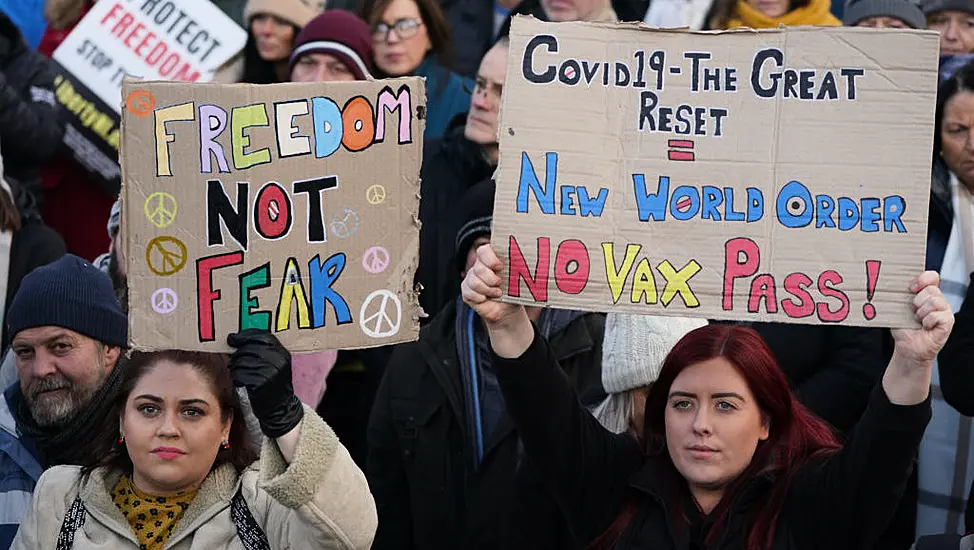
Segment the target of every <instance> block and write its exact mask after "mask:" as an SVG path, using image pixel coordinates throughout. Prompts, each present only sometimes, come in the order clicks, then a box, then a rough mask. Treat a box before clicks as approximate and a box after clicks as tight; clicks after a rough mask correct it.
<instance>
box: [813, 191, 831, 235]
mask: <svg viewBox="0 0 974 550" xmlns="http://www.w3.org/2000/svg"><path fill="white" fill-rule="evenodd" d="M815 204H817V205H818V207H817V208H816V209H815V229H818V228H820V227H835V220H833V219H832V214H834V213H835V199H833V198H832V197H830V196H828V195H815Z"/></svg>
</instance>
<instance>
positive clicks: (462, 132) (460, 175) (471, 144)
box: [415, 38, 510, 322]
mask: <svg viewBox="0 0 974 550" xmlns="http://www.w3.org/2000/svg"><path fill="white" fill-rule="evenodd" d="M509 49H510V47H509V41H508V40H507V38H502V39H500V40H499V41H498V42H497V44H495V45H494V47H493V48H491V49H490V51H489V52H487V55H485V56H484V59H483V61H481V63H480V69H479V71H478V72H477V80H476V83H475V85H474V90H473V97H472V100H471V102H470V112H469V113H464V114H460V115H457V116H456V117H454V119H453V121H452V122H450V126H449V127H448V128H447V131H446V134H445V135H444V136H443V138H442V139H440V140H433V141H428V142H427V143H426V144H425V146H424V150H423V167H422V172H421V176H422V177H421V190H420V196H422V197H423V199H422V200H421V201H420V203H419V219H420V221H421V222H422V224H423V225H422V227H421V228H420V231H419V266H418V267H417V269H416V278H415V281H416V282H417V283H419V284H421V285H423V290H422V291H421V292H420V293H419V304H420V305H421V306H422V307H423V311H425V312H426V314H427V315H428V316H429V317H427V318H425V319H424V320H423V322H428V321H429V320H431V319H432V318H433V317H435V316H436V314H437V313H439V312H440V310H441V309H442V308H443V307H445V306H447V305H451V306H452V304H453V302H454V301H455V300H456V297H457V296H459V295H460V281H459V280H458V279H457V277H456V276H455V274H454V273H453V263H454V258H455V254H456V252H455V246H456V245H455V243H454V238H455V237H456V234H457V230H458V229H459V228H460V225H461V224H462V223H463V222H465V221H466V220H461V219H459V218H460V216H457V215H456V205H457V203H458V202H459V201H460V200H461V198H462V197H463V196H464V194H465V193H466V192H467V191H468V190H470V188H471V187H473V186H474V185H476V184H477V183H478V182H480V181H482V180H485V179H489V178H490V177H491V176H492V175H493V173H494V169H495V168H496V167H497V159H498V149H497V125H498V123H499V119H500V108H501V95H502V93H503V91H504V80H505V79H506V76H507V52H508V50H509Z"/></svg>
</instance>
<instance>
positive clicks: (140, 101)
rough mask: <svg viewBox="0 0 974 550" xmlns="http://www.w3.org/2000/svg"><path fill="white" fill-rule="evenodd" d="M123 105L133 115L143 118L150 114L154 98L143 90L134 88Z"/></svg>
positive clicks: (154, 103) (154, 102) (153, 105)
mask: <svg viewBox="0 0 974 550" xmlns="http://www.w3.org/2000/svg"><path fill="white" fill-rule="evenodd" d="M125 106H126V107H128V110H129V112H130V113H132V114H133V115H135V116H137V117H139V118H145V117H147V116H149V115H150V114H152V109H154V108H155V106H156V98H155V97H153V96H152V94H150V93H149V92H147V91H145V90H135V91H133V92H132V93H130V94H129V96H128V99H126V100H125Z"/></svg>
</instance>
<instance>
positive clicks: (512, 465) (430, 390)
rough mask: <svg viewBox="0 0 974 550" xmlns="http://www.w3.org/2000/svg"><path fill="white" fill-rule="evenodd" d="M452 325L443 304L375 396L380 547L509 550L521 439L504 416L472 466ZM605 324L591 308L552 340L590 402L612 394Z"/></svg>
mask: <svg viewBox="0 0 974 550" xmlns="http://www.w3.org/2000/svg"><path fill="white" fill-rule="evenodd" d="M454 276H456V275H454ZM455 326H456V308H455V307H447V308H444V309H443V311H441V312H440V314H439V315H438V316H437V317H436V318H435V319H434V320H433V322H432V323H430V324H429V325H427V326H426V327H424V328H423V329H422V331H421V332H420V338H419V340H418V341H416V342H410V343H406V344H401V345H400V346H398V347H397V349H396V350H395V352H394V353H393V356H392V359H391V360H390V361H389V366H388V368H387V369H386V373H385V377H384V378H383V379H382V384H381V385H380V387H379V393H378V395H376V400H375V407H374V408H373V410H372V416H371V419H370V422H369V458H368V467H367V468H366V474H367V476H368V479H369V487H370V488H371V489H372V494H373V496H374V497H375V503H376V508H377V510H378V513H379V529H378V531H377V532H376V536H375V542H374V543H373V545H372V548H373V549H374V550H390V549H393V550H433V549H436V550H439V549H442V550H458V549H464V550H478V549H482V550H498V549H507V548H511V547H512V546H511V544H510V542H509V541H510V537H511V536H512V528H513V523H514V514H515V510H516V509H515V501H514V499H515V485H514V483H515V481H514V480H515V469H516V468H517V463H518V461H519V457H520V455H521V453H520V446H519V442H518V435H517V432H516V431H515V429H514V424H513V422H512V421H511V419H510V418H508V417H507V415H506V414H505V415H502V416H501V417H500V420H499V421H498V423H497V427H496V428H495V429H494V430H493V433H491V434H486V433H485V434H484V436H485V439H484V455H483V461H482V462H481V463H480V466H479V467H478V469H477V470H476V471H473V467H472V463H473V458H472V456H473V454H472V451H471V448H470V445H469V443H468V442H469V441H470V440H471V434H469V433H468V432H469V430H468V429H467V428H466V426H467V422H466V420H465V418H466V414H465V412H464V411H465V407H466V402H465V397H464V396H465V393H464V391H463V389H462V388H463V382H462V379H461V376H462V375H461V373H460V360H459V358H458V353H457V331H456V329H455ZM604 330H605V315H603V314H599V313H587V314H584V315H582V316H580V317H578V318H576V319H574V320H573V321H571V322H570V323H569V324H568V325H567V326H565V328H563V329H561V330H559V331H556V332H555V333H554V336H553V338H552V350H553V351H552V353H553V354H554V356H555V357H557V358H558V360H559V361H560V364H561V365H562V366H563V367H564V369H565V371H564V372H565V373H566V376H567V378H566V380H571V384H572V386H573V387H574V388H576V389H577V391H578V393H579V394H580V395H581V396H582V399H583V400H584V401H585V402H586V404H588V405H592V404H595V403H598V402H600V401H601V400H602V399H604V397H605V392H604V390H603V389H602V383H601V364H602V363H601V361H602V338H603V331H604ZM552 550H554V549H552Z"/></svg>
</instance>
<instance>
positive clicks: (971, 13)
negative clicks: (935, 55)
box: [920, 0, 974, 56]
mask: <svg viewBox="0 0 974 550" xmlns="http://www.w3.org/2000/svg"><path fill="white" fill-rule="evenodd" d="M920 7H921V8H922V9H923V13H924V15H926V17H927V27H929V28H930V30H934V31H937V32H939V33H940V55H942V56H951V55H964V54H970V53H974V2H972V1H971V0H926V1H924V2H923V3H922V4H921V5H920Z"/></svg>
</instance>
